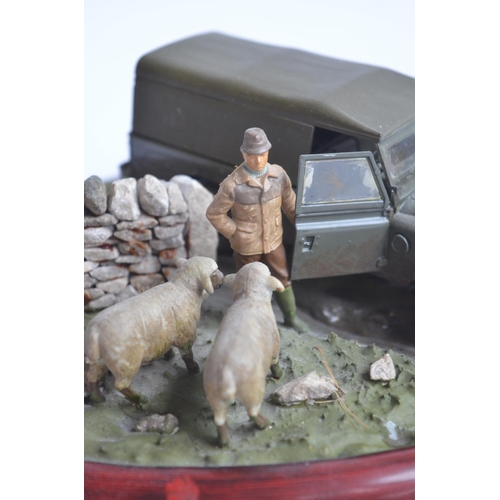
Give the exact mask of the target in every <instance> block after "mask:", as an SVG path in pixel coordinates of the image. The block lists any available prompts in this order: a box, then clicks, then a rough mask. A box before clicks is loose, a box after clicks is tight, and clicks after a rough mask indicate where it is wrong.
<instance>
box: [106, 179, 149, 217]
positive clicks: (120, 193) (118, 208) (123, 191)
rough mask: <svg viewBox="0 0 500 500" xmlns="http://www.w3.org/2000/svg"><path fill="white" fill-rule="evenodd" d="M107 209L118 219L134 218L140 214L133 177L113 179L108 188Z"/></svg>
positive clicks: (135, 183)
mask: <svg viewBox="0 0 500 500" xmlns="http://www.w3.org/2000/svg"><path fill="white" fill-rule="evenodd" d="M108 211H109V212H110V213H111V214H112V215H114V216H115V217H116V218H117V219H119V220H127V221H131V220H136V219H138V218H139V217H140V215H141V209H140V208H139V200H138V198H137V181H136V180H135V179H134V178H133V177H129V178H127V179H119V180H117V181H113V182H112V184H111V189H110V190H109V198H108Z"/></svg>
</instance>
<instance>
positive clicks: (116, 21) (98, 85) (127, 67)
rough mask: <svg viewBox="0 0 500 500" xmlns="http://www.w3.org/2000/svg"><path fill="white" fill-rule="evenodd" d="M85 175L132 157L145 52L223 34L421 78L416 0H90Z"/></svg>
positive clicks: (106, 175)
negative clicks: (136, 90)
mask: <svg viewBox="0 0 500 500" xmlns="http://www.w3.org/2000/svg"><path fill="white" fill-rule="evenodd" d="M84 7H85V12H84V35H85V38H84V48H85V52H84V61H85V71H84V76H85V80H84V92H85V94H84V106H85V107H84V117H85V127H84V130H85V139H84V147H85V156H84V158H85V172H84V178H87V177H89V176H90V175H94V174H95V175H99V176H100V177H101V178H102V179H103V180H105V181H107V180H111V179H114V178H117V177H118V176H119V175H120V172H119V166H120V165H121V164H122V163H124V162H126V161H127V160H128V159H129V143H128V134H129V132H130V130H131V125H132V104H133V103H132V101H133V86H134V71H135V65H136V63H137V61H138V59H139V58H140V57H141V56H142V55H144V54H145V53H147V52H149V51H151V50H153V49H156V48H158V47H161V46H163V45H166V44H168V43H171V42H174V41H177V40H180V39H182V38H186V37H189V36H192V35H196V34H200V33H204V32H208V31H219V32H223V33H225V34H229V35H233V36H239V37H241V38H246V39H250V40H254V41H258V42H263V43H270V44H274V45H282V46H286V47H294V48H299V49H303V50H307V51H310V52H315V53H318V54H323V55H327V56H331V57H336V58H340V59H346V60H351V61H355V62H361V63H368V64H373V65H377V66H383V67H386V68H390V69H393V70H396V71H398V72H400V73H403V74H406V75H410V76H415V70H414V60H415V59H414V49H415V41H414V39H415V29H414V1H413V0H377V1H374V0H350V1H348V2H346V1H345V0H343V1H338V0H310V1H304V0H301V1H296V0H288V1H286V0H285V1H284V0H274V1H273V0H267V1H263V0H252V1H251V2H242V1H241V0H211V1H203V0H191V1H189V0H185V1H184V2H181V1H179V0H176V1H172V0H142V1H137V0H106V1H103V0H85V3H84Z"/></svg>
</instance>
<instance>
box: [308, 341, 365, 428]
mask: <svg viewBox="0 0 500 500" xmlns="http://www.w3.org/2000/svg"><path fill="white" fill-rule="evenodd" d="M314 348H315V349H317V350H318V351H319V353H320V354H321V357H322V358H323V364H324V365H325V367H326V369H327V371H328V373H329V374H330V377H331V378H332V380H333V383H334V385H335V388H336V389H337V390H338V391H340V392H341V393H342V395H341V396H340V397H339V398H337V399H332V400H331V401H323V403H334V402H335V401H338V402H339V404H340V406H341V407H342V409H343V410H344V412H345V414H346V416H347V418H348V419H349V422H351V424H352V426H353V427H354V428H355V429H356V424H355V422H357V423H358V424H360V425H362V426H363V427H364V428H365V429H369V428H370V427H368V426H367V425H366V424H365V423H364V422H362V421H361V420H360V419H359V418H358V417H356V415H354V413H353V412H352V411H351V410H350V409H349V408H348V407H347V405H346V404H345V401H344V395H345V392H344V390H343V389H342V388H341V387H340V386H339V384H338V383H337V381H336V380H335V377H334V376H333V373H332V370H331V369H330V366H329V365H328V361H327V360H326V356H325V353H324V352H323V349H321V347H318V346H315V347H314ZM318 403H319V401H318Z"/></svg>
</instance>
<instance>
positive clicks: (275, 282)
mask: <svg viewBox="0 0 500 500" xmlns="http://www.w3.org/2000/svg"><path fill="white" fill-rule="evenodd" d="M267 286H268V288H269V290H270V291H271V292H274V291H275V290H276V291H278V292H282V291H283V290H285V287H284V286H283V283H281V281H280V280H279V279H278V278H275V277H274V276H269V277H268V278H267Z"/></svg>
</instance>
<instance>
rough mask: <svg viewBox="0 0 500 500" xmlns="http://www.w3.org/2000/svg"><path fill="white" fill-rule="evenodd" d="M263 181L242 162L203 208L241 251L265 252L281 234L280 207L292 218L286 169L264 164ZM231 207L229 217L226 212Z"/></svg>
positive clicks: (278, 241) (275, 244) (291, 194)
mask: <svg viewBox="0 0 500 500" xmlns="http://www.w3.org/2000/svg"><path fill="white" fill-rule="evenodd" d="M268 168H269V172H268V173H267V174H266V175H265V180H264V185H262V183H261V179H255V178H253V177H251V176H249V175H248V174H247V173H246V172H245V169H244V168H243V163H242V164H241V165H240V166H239V167H237V168H236V169H235V170H234V172H233V173H231V174H229V175H228V176H227V177H226V179H224V180H223V181H222V183H221V185H220V187H219V191H218V192H217V194H216V195H215V197H214V200H213V201H212V203H211V204H210V206H209V207H208V209H207V218H208V220H209V221H210V222H211V223H212V225H213V226H214V227H215V228H216V229H217V231H219V232H220V233H221V234H222V235H223V236H225V237H226V238H227V239H228V240H229V243H230V244H231V248H232V249H233V250H234V251H235V252H238V253H239V254H241V255H257V254H263V253H269V252H272V251H273V250H275V249H276V248H278V246H279V245H280V244H281V242H282V238H283V227H282V224H281V209H283V212H285V215H286V216H287V218H288V219H289V220H290V222H292V224H293V223H294V221H295V193H294V191H293V190H292V183H291V182H290V178H289V177H288V175H287V173H286V172H285V171H284V170H283V168H281V167H280V166H279V165H268ZM229 211H231V217H229V216H228V212H229Z"/></svg>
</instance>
